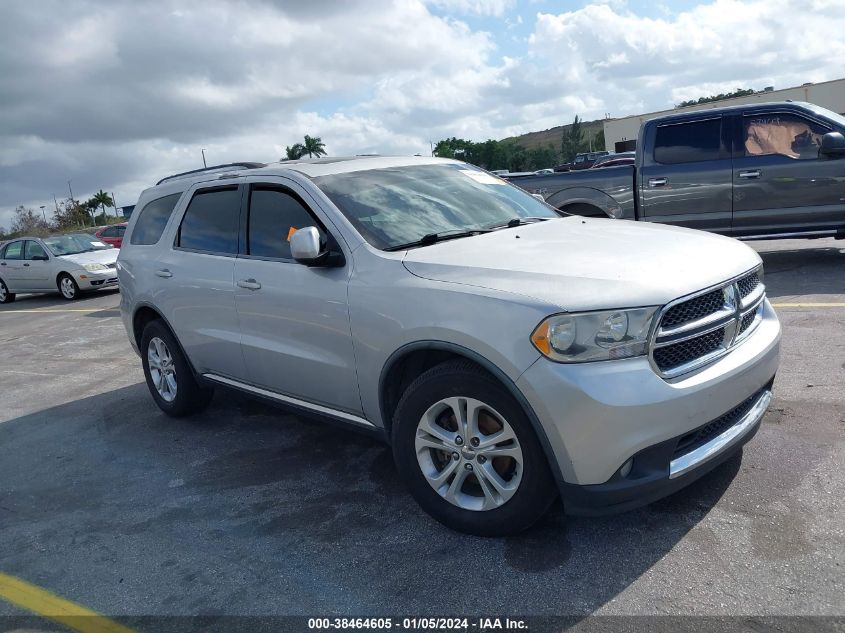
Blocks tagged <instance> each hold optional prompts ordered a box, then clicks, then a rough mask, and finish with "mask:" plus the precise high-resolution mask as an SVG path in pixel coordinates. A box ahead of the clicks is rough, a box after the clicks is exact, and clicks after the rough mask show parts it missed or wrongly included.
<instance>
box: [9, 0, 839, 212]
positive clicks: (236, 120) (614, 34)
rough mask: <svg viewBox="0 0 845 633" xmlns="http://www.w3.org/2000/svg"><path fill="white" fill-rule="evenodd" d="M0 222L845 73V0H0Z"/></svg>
mask: <svg viewBox="0 0 845 633" xmlns="http://www.w3.org/2000/svg"><path fill="white" fill-rule="evenodd" d="M0 15H2V21H0V226H6V227H7V228H8V226H9V224H10V218H11V212H12V210H13V209H14V207H15V206H16V205H18V204H25V205H28V206H32V207H34V208H35V209H36V210H37V208H38V207H39V206H40V205H42V204H46V205H48V209H49V208H50V205H52V200H53V197H52V196H53V195H54V194H55V195H56V196H57V197H58V198H59V199H61V198H65V197H67V196H68V184H67V181H68V180H71V186H72V188H73V193H74V195H75V197H77V198H82V199H85V198H87V197H88V196H90V195H91V194H92V193H93V192H94V191H96V190H97V189H100V188H103V189H105V190H106V191H110V192H114V194H115V195H116V198H117V202H118V203H119V204H120V205H126V204H134V202H135V200H136V199H137V196H138V194H139V193H140V191H141V190H142V189H143V188H145V187H147V186H149V185H150V184H151V183H153V182H155V181H156V180H157V179H159V178H161V177H162V176H165V175H167V174H169V173H173V172H177V171H183V170H187V169H193V168H196V167H199V166H202V157H201V153H200V150H201V149H202V148H205V150H206V155H207V157H208V160H209V164H212V163H214V164H216V163H224V162H231V161H236V160H258V161H274V160H278V159H279V157H280V156H281V155H282V153H283V151H284V147H285V145H288V144H292V143H294V142H297V141H299V140H301V138H302V136H303V135H304V134H311V135H316V136H320V137H322V139H323V142H324V143H325V144H326V149H327V150H328V152H329V154H333V155H337V154H355V153H364V152H380V153H410V154H413V153H417V152H420V153H425V152H427V151H429V141H430V140H434V141H436V140H438V139H441V138H445V137H447V136H459V137H465V138H470V139H473V140H484V139H486V138H501V137H504V136H509V135H513V134H518V133H521V132H527V131H532V130H540V129H546V128H549V127H552V126H555V125H560V124H562V123H567V122H569V121H571V120H572V118H573V116H574V115H575V114H579V115H581V116H582V117H583V118H585V119H588V120H589V119H594V118H600V117H602V116H604V114H605V113H610V115H611V116H622V115H627V114H638V113H641V112H648V111H653V110H658V109H663V108H667V107H671V106H672V105H673V104H675V103H677V102H679V101H681V100H684V99H688V98H697V97H699V96H702V95H706V94H712V93H718V92H723V91H729V90H734V89H736V88H738V87H751V88H755V89H761V88H763V87H764V86H769V85H774V86H776V87H778V88H784V87H788V86H793V85H799V84H801V83H804V82H806V81H823V80H828V79H836V78H840V77H845V37H842V34H843V33H845V2H842V0H747V1H743V2H740V1H737V0H712V1H709V2H708V1H705V2H696V1H694V0H665V1H664V2H660V1H656V2H652V1H646V0H627V1H626V0H609V1H603V2H586V1H585V0H563V1H552V0H546V1H543V0H525V1H524V2H518V1H516V0H397V1H395V2H388V1H387V0H384V1H382V0H336V1H332V0H308V1H305V0H303V1H299V0H201V1H197V2H191V1H176V0H172V1H167V0H165V1H161V2H158V1H151V0H144V1H143V2H141V1H136V0H103V1H97V0H0Z"/></svg>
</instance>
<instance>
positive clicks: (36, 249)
mask: <svg viewBox="0 0 845 633" xmlns="http://www.w3.org/2000/svg"><path fill="white" fill-rule="evenodd" d="M24 252H25V255H24V259H30V260H31V259H34V258H35V257H47V251H45V250H44V248H43V247H42V246H41V244H39V243H38V242H33V241H32V240H27V242H26V248H25V249H24Z"/></svg>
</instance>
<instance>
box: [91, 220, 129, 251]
mask: <svg viewBox="0 0 845 633" xmlns="http://www.w3.org/2000/svg"><path fill="white" fill-rule="evenodd" d="M126 224H127V223H126V222H123V223H121V224H112V225H111V226H104V227H103V228H101V229H99V230H98V231H97V232H96V233H95V234H94V235H96V236H97V238H98V239H99V240H100V241H101V242H105V243H106V244H111V245H112V246H114V247H115V248H120V246H121V245H122V244H123V234H124V233H125V232H126Z"/></svg>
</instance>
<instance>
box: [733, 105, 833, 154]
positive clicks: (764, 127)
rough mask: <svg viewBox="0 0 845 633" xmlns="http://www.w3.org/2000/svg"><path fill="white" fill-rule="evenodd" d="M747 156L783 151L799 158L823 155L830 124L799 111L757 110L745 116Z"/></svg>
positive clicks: (744, 139)
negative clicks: (796, 112)
mask: <svg viewBox="0 0 845 633" xmlns="http://www.w3.org/2000/svg"><path fill="white" fill-rule="evenodd" d="M742 124H743V125H742V129H743V142H744V146H745V155H746V156H770V155H773V154H779V155H781V156H786V157H788V158H794V159H796V160H811V159H814V158H818V157H819V147H821V143H822V136H824V135H825V134H827V133H828V132H830V128H828V127H825V126H824V125H821V124H820V123H816V122H815V121H811V120H810V119H805V118H804V117H801V116H798V115H795V114H780V113H771V114H754V115H746V116H744V117H743V118H742Z"/></svg>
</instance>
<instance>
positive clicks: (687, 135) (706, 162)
mask: <svg viewBox="0 0 845 633" xmlns="http://www.w3.org/2000/svg"><path fill="white" fill-rule="evenodd" d="M722 128H723V126H722V117H721V116H720V115H715V116H714V115H713V114H709V113H702V115H701V117H700V118H696V119H689V120H684V121H680V122H667V123H660V124H657V125H651V126H649V127H648V128H647V130H646V138H645V139H644V143H643V148H644V150H645V151H644V152H643V156H642V165H641V168H640V172H639V179H640V182H639V190H640V201H641V205H640V213H641V216H642V218H641V219H643V220H646V221H648V222H662V223H665V224H677V225H680V226H686V227H690V228H694V229H702V230H705V231H713V232H716V233H730V232H731V214H732V198H731V178H732V169H731V154H730V146H729V138H730V137H729V134H728V131H727V130H723V129H722ZM646 148H651V149H650V150H649V149H646Z"/></svg>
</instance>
